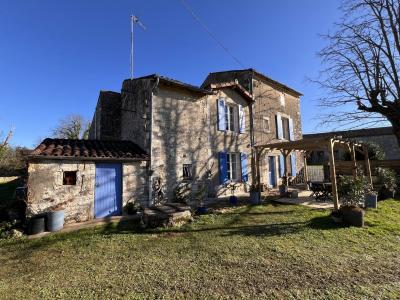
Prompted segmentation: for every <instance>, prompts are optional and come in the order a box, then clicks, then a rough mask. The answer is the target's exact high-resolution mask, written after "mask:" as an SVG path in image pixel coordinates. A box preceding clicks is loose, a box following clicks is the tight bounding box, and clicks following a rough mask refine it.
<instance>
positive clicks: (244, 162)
mask: <svg viewBox="0 0 400 300" xmlns="http://www.w3.org/2000/svg"><path fill="white" fill-rule="evenodd" d="M240 162H241V169H242V182H247V181H248V180H249V174H248V173H247V154H246V153H240Z"/></svg>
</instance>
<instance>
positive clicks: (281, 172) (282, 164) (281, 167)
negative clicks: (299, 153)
mask: <svg viewBox="0 0 400 300" xmlns="http://www.w3.org/2000/svg"><path fill="white" fill-rule="evenodd" d="M279 175H280V176H281V177H283V176H285V158H284V157H283V154H280V155H279Z"/></svg>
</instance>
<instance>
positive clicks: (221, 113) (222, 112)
mask: <svg viewBox="0 0 400 300" xmlns="http://www.w3.org/2000/svg"><path fill="white" fill-rule="evenodd" d="M217 106H218V130H221V131H226V113H227V107H226V105H225V100H224V99H223V98H220V99H218V101H217Z"/></svg>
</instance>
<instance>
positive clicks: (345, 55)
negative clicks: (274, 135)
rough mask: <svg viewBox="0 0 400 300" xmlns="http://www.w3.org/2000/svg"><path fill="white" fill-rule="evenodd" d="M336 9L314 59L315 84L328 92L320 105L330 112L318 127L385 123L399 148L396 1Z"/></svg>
mask: <svg viewBox="0 0 400 300" xmlns="http://www.w3.org/2000/svg"><path fill="white" fill-rule="evenodd" d="M341 9H342V11H343V13H344V16H343V18H342V19H341V21H340V23H338V24H336V28H335V32H334V33H331V34H327V35H325V36H324V37H325V38H326V39H327V41H328V45H327V46H326V47H325V48H324V49H322V50H321V51H320V53H319V55H320V57H321V59H322V63H323V65H324V68H323V70H322V72H321V77H320V78H319V79H318V80H317V82H318V83H319V84H320V85H321V86H322V87H323V88H325V89H326V90H327V91H328V94H327V96H326V97H324V98H322V99H321V105H322V106H324V107H326V108H328V109H329V110H330V113H328V114H326V115H323V116H321V117H322V118H323V122H327V123H330V122H335V123H336V124H339V125H345V126H349V125H350V124H352V125H354V126H365V125H376V124H379V123H381V124H383V123H384V122H385V121H386V122H390V124H392V126H393V132H394V134H395V135H396V137H397V140H398V143H399V145H400V82H399V68H400V65H399V57H400V0H348V1H344V2H343V4H342V6H341ZM339 107H340V108H339ZM338 108H339V110H340V111H338ZM341 109H343V110H341Z"/></svg>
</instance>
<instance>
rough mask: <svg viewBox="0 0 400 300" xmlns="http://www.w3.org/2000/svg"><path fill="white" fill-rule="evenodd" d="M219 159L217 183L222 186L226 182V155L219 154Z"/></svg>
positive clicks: (223, 153)
mask: <svg viewBox="0 0 400 300" xmlns="http://www.w3.org/2000/svg"><path fill="white" fill-rule="evenodd" d="M218 158H219V183H220V184H224V183H226V182H227V181H228V169H227V153H226V152H220V153H219V154H218Z"/></svg>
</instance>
